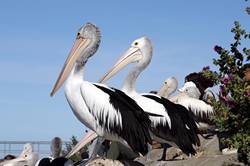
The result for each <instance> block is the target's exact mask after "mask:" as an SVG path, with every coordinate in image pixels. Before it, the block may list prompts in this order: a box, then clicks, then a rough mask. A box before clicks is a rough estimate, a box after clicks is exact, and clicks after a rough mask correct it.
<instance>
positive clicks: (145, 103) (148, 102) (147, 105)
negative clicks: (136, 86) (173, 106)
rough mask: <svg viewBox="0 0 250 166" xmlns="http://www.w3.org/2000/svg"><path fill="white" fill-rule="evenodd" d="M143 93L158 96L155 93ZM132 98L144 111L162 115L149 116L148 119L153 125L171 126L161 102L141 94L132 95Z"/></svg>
mask: <svg viewBox="0 0 250 166" xmlns="http://www.w3.org/2000/svg"><path fill="white" fill-rule="evenodd" d="M144 95H153V96H156V97H159V96H157V95H154V94H148V93H144ZM159 98H160V97H159ZM133 99H134V100H135V101H136V102H137V103H138V105H139V106H140V107H141V108H142V109H143V110H144V111H145V112H148V113H152V114H157V115H161V116H163V117H155V116H149V118H150V120H151V121H152V126H153V127H155V126H157V125H158V124H163V125H168V126H169V128H171V120H170V118H169V115H168V113H167V111H166V108H165V107H164V106H163V105H162V104H160V103H158V102H156V101H154V100H152V99H149V98H147V97H144V96H141V95H136V96H134V97H133Z"/></svg>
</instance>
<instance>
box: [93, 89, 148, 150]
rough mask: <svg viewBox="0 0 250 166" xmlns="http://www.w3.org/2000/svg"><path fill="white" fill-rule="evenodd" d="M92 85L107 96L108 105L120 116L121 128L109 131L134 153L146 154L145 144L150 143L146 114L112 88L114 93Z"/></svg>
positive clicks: (133, 102)
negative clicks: (125, 143)
mask: <svg viewBox="0 0 250 166" xmlns="http://www.w3.org/2000/svg"><path fill="white" fill-rule="evenodd" d="M94 85H95V86H96V87H97V88H99V89H101V90H102V91H103V92H105V93H107V94H109V96H110V104H112V105H113V107H114V108H115V109H116V110H117V111H119V112H120V114H121V117H122V126H123V128H120V127H118V126H119V125H114V126H113V127H112V128H110V131H111V132H114V133H116V134H118V135H119V136H120V137H122V138H123V139H125V140H126V141H127V143H128V144H129V145H130V147H131V148H132V149H133V150H134V151H136V152H140V153H142V154H146V153H147V152H148V146H147V143H152V140H151V137H150V134H149V130H150V128H151V126H150V125H151V121H150V119H149V116H148V114H146V113H145V112H144V111H143V109H142V108H141V107H140V106H139V105H138V104H137V103H136V102H135V101H134V100H133V99H131V98H130V97H129V96H128V95H126V94H125V93H124V92H122V91H120V90H118V89H114V88H113V90H114V91H112V90H110V89H108V88H105V87H102V86H99V85H96V84H94ZM101 123H102V122H101ZM104 125H105V124H104ZM106 125H107V124H106Z"/></svg>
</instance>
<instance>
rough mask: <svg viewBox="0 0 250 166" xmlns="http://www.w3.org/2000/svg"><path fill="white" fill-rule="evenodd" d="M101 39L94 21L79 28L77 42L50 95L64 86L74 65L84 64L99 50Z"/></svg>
mask: <svg viewBox="0 0 250 166" xmlns="http://www.w3.org/2000/svg"><path fill="white" fill-rule="evenodd" d="M100 41H101V35H100V31H99V29H98V28H97V27H96V26H95V25H93V24H92V23H86V24H85V25H84V26H82V27H81V28H80V29H79V31H78V32H77V35H76V40H75V43H74V45H73V47H72V49H71V51H70V53H69V56H68V58H67V59H66V61H65V64H64V66H63V68H62V70H61V73H60V75H59V77H58V79H57V81H56V83H55V85H54V87H53V89H52V91H51V93H50V96H53V95H54V94H55V93H56V91H57V90H58V89H59V88H60V87H61V86H62V84H63V83H64V81H65V80H66V79H67V77H68V75H69V73H70V72H71V70H72V69H73V67H74V65H76V66H83V65H84V64H85V63H86V62H87V60H88V59H89V58H90V57H91V56H92V55H93V54H94V53H95V52H96V51H97V49H98V47H99V44H100Z"/></svg>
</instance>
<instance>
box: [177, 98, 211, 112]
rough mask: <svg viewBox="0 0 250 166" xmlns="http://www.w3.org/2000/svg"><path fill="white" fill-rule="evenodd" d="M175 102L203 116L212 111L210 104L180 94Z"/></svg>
mask: <svg viewBox="0 0 250 166" xmlns="http://www.w3.org/2000/svg"><path fill="white" fill-rule="evenodd" d="M177 103H178V104H180V105H183V106H184V107H186V108H187V109H188V110H190V111H192V112H193V113H194V114H195V115H196V116H200V117H203V116H209V115H211V114H213V113H214V110H213V108H212V107H211V106H210V105H208V104H206V103H205V102H204V101H202V100H199V99H195V98H190V97H184V96H182V97H180V98H178V100H177Z"/></svg>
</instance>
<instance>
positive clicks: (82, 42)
mask: <svg viewBox="0 0 250 166" xmlns="http://www.w3.org/2000/svg"><path fill="white" fill-rule="evenodd" d="M89 43H90V39H85V38H82V37H77V39H76V41H75V43H74V45H73V47H72V49H71V51H70V53H69V56H68V58H67V59H66V62H65V63H64V66H63V68H62V70H61V72H60V75H59V77H58V78H57V81H56V83H55V85H54V87H53V89H52V91H51V93H50V96H53V95H54V94H55V93H56V91H57V90H58V89H59V88H60V87H61V86H62V84H63V83H64V81H65V80H66V79H67V77H68V75H69V73H70V72H71V70H72V68H73V66H74V63H75V62H76V60H77V58H78V57H79V56H80V55H81V52H82V51H83V50H84V49H85V48H86V47H87V46H88V44H89Z"/></svg>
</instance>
